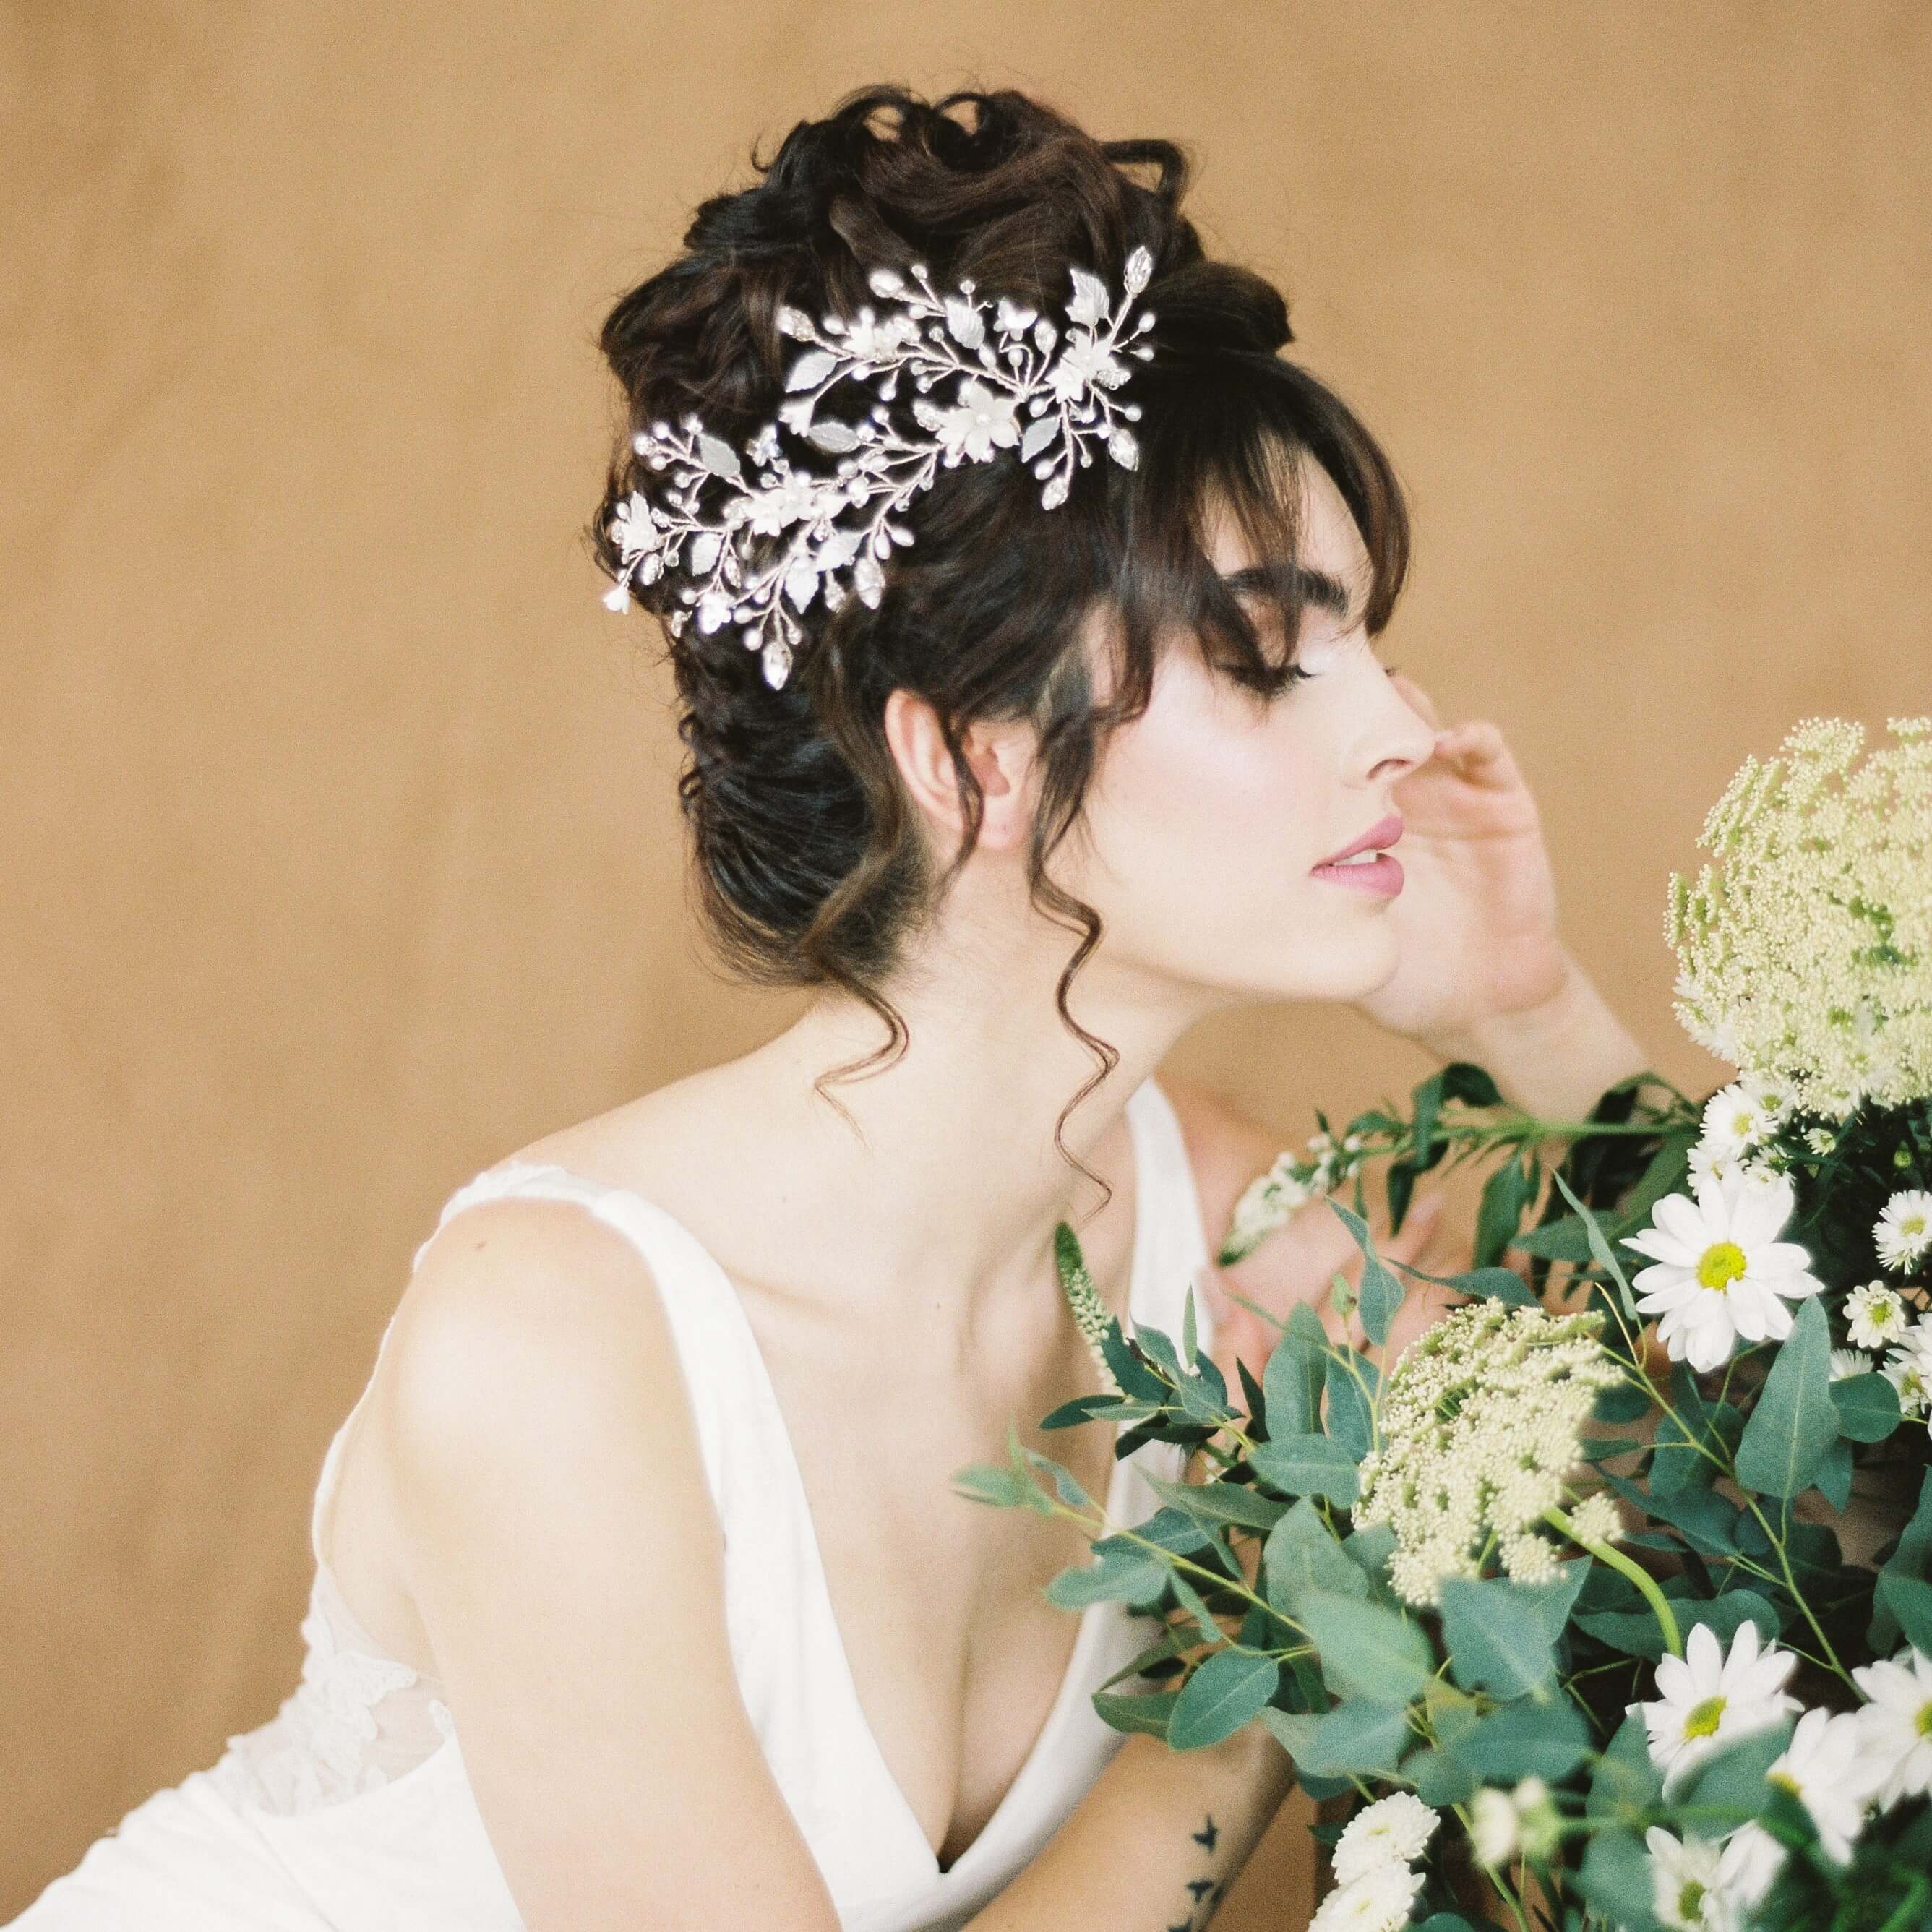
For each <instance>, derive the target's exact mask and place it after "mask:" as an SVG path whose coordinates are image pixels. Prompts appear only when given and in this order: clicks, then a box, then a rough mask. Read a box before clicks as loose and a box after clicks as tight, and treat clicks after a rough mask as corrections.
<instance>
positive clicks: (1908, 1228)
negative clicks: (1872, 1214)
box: [1872, 1187, 1932, 1274]
mask: <svg viewBox="0 0 1932 1932" xmlns="http://www.w3.org/2000/svg"><path fill="white" fill-rule="evenodd" d="M1872 1241H1873V1245H1874V1246H1875V1247H1876V1248H1877V1250H1878V1258H1879V1260H1880V1261H1882V1262H1883V1263H1884V1264H1885V1266H1886V1267H1887V1268H1890V1269H1891V1271H1892V1273H1893V1274H1909V1272H1910V1271H1911V1270H1912V1269H1913V1268H1916V1267H1917V1266H1918V1264H1919V1262H1920V1261H1921V1260H1922V1259H1924V1256H1925V1254H1926V1253H1927V1250H1932V1194H1928V1193H1927V1192H1926V1191H1925V1190H1924V1189H1923V1188H1922V1187H1908V1188H1906V1189H1904V1190H1902V1191H1901V1192H1900V1193H1897V1194H1894V1196H1892V1197H1891V1199H1890V1200H1889V1201H1888V1202H1886V1203H1885V1208H1884V1211H1883V1212H1882V1214H1880V1215H1879V1217H1878V1223H1877V1225H1876V1226H1875V1227H1874V1228H1873V1229H1872Z"/></svg>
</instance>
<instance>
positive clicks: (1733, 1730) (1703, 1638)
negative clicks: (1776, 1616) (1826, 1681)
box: [1630, 1623, 1798, 1797]
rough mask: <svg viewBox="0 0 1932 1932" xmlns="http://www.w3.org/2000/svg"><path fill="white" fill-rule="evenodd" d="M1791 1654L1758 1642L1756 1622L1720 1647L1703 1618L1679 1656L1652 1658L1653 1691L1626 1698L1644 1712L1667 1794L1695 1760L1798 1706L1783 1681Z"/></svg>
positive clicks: (1788, 1672) (1653, 1758)
mask: <svg viewBox="0 0 1932 1932" xmlns="http://www.w3.org/2000/svg"><path fill="white" fill-rule="evenodd" d="M1797 1663H1798V1659H1797V1658H1796V1656H1795V1655H1793V1653H1792V1652H1790V1651H1788V1650H1781V1649H1779V1648H1778V1646H1777V1645H1776V1644H1770V1645H1763V1646H1762V1647H1761V1640H1760V1637H1759V1635H1758V1629H1757V1625H1755V1624H1751V1623H1745V1624H1740V1625H1739V1626H1738V1629H1737V1634H1736V1635H1735V1636H1734V1637H1733V1638H1732V1639H1731V1647H1730V1651H1729V1652H1726V1651H1725V1650H1724V1649H1723V1648H1722V1646H1721V1645H1720V1644H1719V1643H1718V1636H1717V1633H1716V1632H1715V1631H1713V1630H1712V1628H1711V1627H1710V1625H1709V1624H1697V1625H1693V1626H1692V1628H1691V1634H1690V1635H1689V1636H1688V1637H1687V1638H1686V1639H1685V1644H1684V1655H1682V1657H1666V1658H1661V1659H1660V1660H1659V1661H1658V1666H1657V1690H1658V1695H1657V1697H1656V1698H1655V1700H1652V1701H1651V1702H1649V1703H1636V1704H1633V1705H1631V1706H1630V1709H1631V1710H1633V1711H1637V1712H1642V1713H1643V1724H1644V1729H1645V1730H1646V1732H1647V1733H1649V1739H1650V1756H1651V1762H1652V1763H1653V1764H1655V1766H1657V1767H1658V1769H1659V1770H1660V1771H1661V1772H1663V1773H1664V1795H1665V1796H1667V1797H1668V1796H1670V1793H1671V1792H1672V1790H1673V1789H1674V1788H1675V1787H1676V1786H1677V1785H1678V1784H1680V1783H1681V1782H1682V1780H1683V1778H1684V1777H1685V1774H1686V1773H1688V1772H1689V1771H1690V1770H1691V1769H1692V1767H1693V1766H1696V1765H1697V1764H1700V1763H1702V1762H1703V1760H1704V1759H1706V1757H1709V1756H1710V1755H1711V1754H1712V1752H1713V1751H1716V1750H1718V1748H1720V1747H1721V1745H1728V1744H1733V1743H1735V1742H1736V1741H1737V1740H1738V1739H1739V1738H1742V1737H1747V1736H1750V1734H1751V1733H1753V1732H1754V1731H1761V1730H1764V1729H1766V1727H1768V1726H1769V1725H1772V1724H1776V1723H1777V1722H1778V1721H1779V1719H1780V1718H1783V1717H1784V1716H1786V1715H1787V1714H1788V1713H1790V1712H1793V1711H1796V1709H1798V1700H1797V1699H1796V1698H1795V1697H1792V1696H1790V1694H1788V1693H1787V1691H1785V1689H1784V1681H1785V1679H1787V1678H1788V1677H1789V1676H1790V1675H1791V1673H1792V1672H1793V1670H1794V1669H1795V1668H1796V1666H1797Z"/></svg>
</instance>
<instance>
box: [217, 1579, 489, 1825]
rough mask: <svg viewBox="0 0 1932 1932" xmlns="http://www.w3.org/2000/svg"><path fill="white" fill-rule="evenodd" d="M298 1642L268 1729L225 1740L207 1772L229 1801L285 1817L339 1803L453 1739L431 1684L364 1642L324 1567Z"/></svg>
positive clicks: (381, 1783)
mask: <svg viewBox="0 0 1932 1932" xmlns="http://www.w3.org/2000/svg"><path fill="white" fill-rule="evenodd" d="M331 1598H333V1599H334V1601H335V1612H334V1614H333V1615H332V1613H331V1609H330V1600H331ZM338 1619H339V1621H338ZM302 1636H303V1637H304V1638H305V1640H306V1641H307V1643H308V1652H307V1654H306V1655H305V1656H304V1658H303V1659H302V1681H301V1682H300V1683H299V1684H298V1685H296V1688H295V1689H294V1690H293V1691H292V1692H290V1694H289V1696H288V1697H287V1698H286V1699H285V1700H284V1701H283V1703H282V1706H281V1709H280V1710H279V1711H278V1712H276V1714H275V1716H274V1717H272V1718H270V1719H269V1721H268V1722H267V1723H266V1724H260V1725H257V1727H256V1728H255V1729H254V1730H251V1731H242V1732H238V1733H236V1735H235V1736H233V1737H231V1738H230V1739H229V1740H228V1748H227V1749H226V1751H225V1752H223V1754H222V1757H221V1759H220V1762H219V1763H217V1764H215V1765H214V1766H212V1767H211V1769H210V1771H209V1772H208V1775H209V1776H210V1778H212V1779H213V1780H214V1782H215V1783H216V1784H217V1785H219V1786H220V1787H221V1788H222V1790H223V1792H224V1793H226V1795H227V1796H229V1798H230V1799H233V1800H234V1801H235V1802H238V1803H241V1804H245V1805H252V1806H254V1807H256V1808H258V1809H260V1810H263V1811H272V1812H275V1813H277V1814H281V1815H283V1816H290V1815H293V1814H296V1813H298V1812H302V1811H315V1810H317V1809H318V1808H320V1807H322V1806H323V1805H335V1804H340V1803H341V1802H342V1801H343V1800H344V1799H349V1798H354V1797H357V1796H360V1795H361V1794H362V1793H364V1792H366V1791H374V1790H379V1789H380V1788H381V1787H383V1786H384V1785H386V1784H390V1783H392V1782H393V1781H395V1779H397V1778H400V1777H401V1776H402V1775H403V1774H404V1772H409V1771H413V1770H414V1769H416V1766H418V1765H419V1764H422V1763H425V1762H426V1761H427V1760H428V1759H429V1758H431V1757H433V1756H434V1754H436V1753H437V1751H440V1750H441V1749H442V1748H443V1745H445V1744H446V1743H447V1742H449V1740H450V1739H451V1738H452V1737H453V1736H455V1725H454V1723H453V1721H452V1718H451V1716H450V1712H449V1706H448V1705H446V1703H443V1700H442V1699H441V1698H440V1697H437V1695H436V1694H435V1693H434V1689H433V1688H432V1687H433V1686H434V1684H435V1682H436V1680H435V1679H434V1678H431V1677H428V1676H424V1675H423V1674H422V1673H419V1672H418V1671H416V1670H414V1669H413V1668H412V1667H410V1665H408V1664H404V1663H401V1662H399V1661H398V1660H397V1659H395V1658H389V1657H384V1656H383V1655H380V1654H379V1652H378V1650H377V1646H375V1645H374V1643H368V1640H367V1639H366V1637H365V1634H364V1633H362V1632H361V1631H359V1629H358V1628H357V1627H356V1624H355V1622H354V1619H353V1618H351V1617H350V1616H349V1614H348V1610H347V1606H346V1605H345V1604H343V1603H342V1601H341V1593H340V1592H338V1591H337V1590H336V1589H335V1579H334V1578H333V1577H332V1576H331V1575H330V1574H329V1571H328V1570H327V1569H326V1568H320V1567H319V1568H317V1572H316V1579H315V1585H314V1589H312V1591H311V1593H310V1597H309V1607H308V1615H307V1616H305V1617H304V1618H303V1619H302ZM358 1640H361V1641H362V1642H363V1643H365V1644H366V1645H367V1647H366V1648H358V1647H357V1642H358Z"/></svg>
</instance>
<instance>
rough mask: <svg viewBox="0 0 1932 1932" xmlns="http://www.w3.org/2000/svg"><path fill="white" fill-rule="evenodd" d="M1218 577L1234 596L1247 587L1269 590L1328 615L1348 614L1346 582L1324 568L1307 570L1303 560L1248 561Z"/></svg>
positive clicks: (1250, 589) (1262, 590) (1253, 589)
mask: <svg viewBox="0 0 1932 1932" xmlns="http://www.w3.org/2000/svg"><path fill="white" fill-rule="evenodd" d="M1221 581H1222V583H1223V584H1224V585H1226V587H1227V588H1228V589H1229V591H1231V592H1232V593H1233V594H1234V595H1235V596H1237V597H1238V596H1240V595H1242V594H1243V592H1249V591H1260V592H1271V593H1273V594H1274V595H1277V596H1286V597H1290V598H1294V599H1295V601H1298V602H1300V603H1303V604H1313V606H1314V607H1316V609H1317V610H1326V611H1327V612H1328V613H1329V615H1330V616H1334V617H1346V616H1347V615H1348V614H1349V591H1348V586H1346V584H1344V583H1343V582H1342V581H1341V580H1340V579H1339V578H1337V577H1331V576H1330V575H1329V574H1328V572H1327V571H1325V570H1311V569H1310V568H1309V567H1308V566H1307V565H1306V564H1303V563H1251V564H1250V565H1247V567H1246V568H1244V569H1241V570H1235V571H1229V572H1228V573H1227V574H1226V575H1224V576H1223V577H1222V579H1221Z"/></svg>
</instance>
